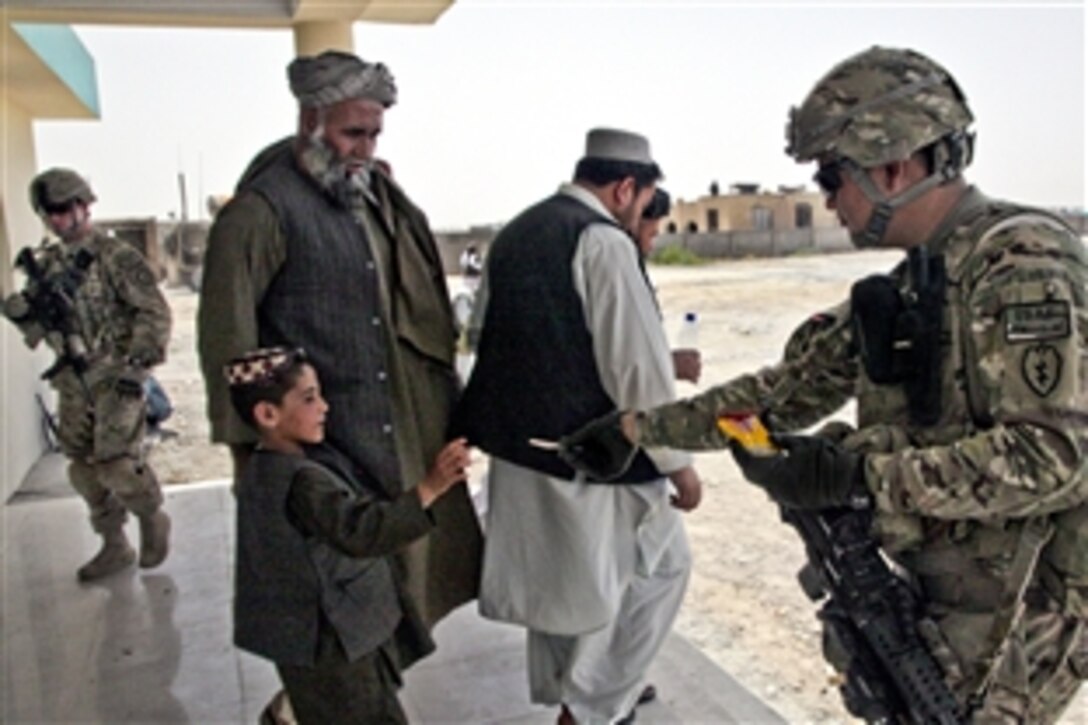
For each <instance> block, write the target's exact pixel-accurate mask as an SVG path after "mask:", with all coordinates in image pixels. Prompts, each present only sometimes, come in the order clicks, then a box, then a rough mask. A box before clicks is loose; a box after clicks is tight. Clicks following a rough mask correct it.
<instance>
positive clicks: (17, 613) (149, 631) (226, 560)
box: [0, 454, 782, 725]
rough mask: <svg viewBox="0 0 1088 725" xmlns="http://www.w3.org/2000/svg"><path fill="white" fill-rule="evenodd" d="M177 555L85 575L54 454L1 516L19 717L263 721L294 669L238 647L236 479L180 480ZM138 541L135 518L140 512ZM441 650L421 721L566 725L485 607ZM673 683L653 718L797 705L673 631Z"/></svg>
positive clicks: (664, 667)
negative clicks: (769, 696)
mask: <svg viewBox="0 0 1088 725" xmlns="http://www.w3.org/2000/svg"><path fill="white" fill-rule="evenodd" d="M166 498H167V501H166V509H167V511H168V512H169V513H170V515H171V517H172V518H173V523H174V525H173V534H172V545H173V546H172V551H171V554H170V557H169V559H167V561H166V563H164V564H163V565H162V566H160V567H159V568H157V569H154V570H151V571H147V570H140V569H132V570H129V571H125V572H122V573H119V574H117V575H115V576H113V577H110V578H108V579H106V580H103V581H101V582H98V583H94V584H87V585H81V584H79V583H78V582H77V581H76V577H75V571H76V569H77V568H78V566H79V565H80V564H82V563H83V562H84V561H85V560H86V559H87V558H89V557H90V556H91V555H92V554H93V553H94V552H95V551H96V550H97V545H98V539H97V537H95V535H94V534H93V533H92V532H91V530H90V527H89V525H88V523H87V517H86V509H85V506H84V505H83V502H82V501H81V500H80V499H79V498H78V497H77V496H75V495H74V494H73V493H72V492H71V490H70V489H69V488H68V485H67V481H66V478H65V469H64V460H63V458H62V457H61V456H59V455H58V454H50V455H47V456H46V457H44V458H43V459H42V460H41V461H39V462H38V464H37V465H36V466H35V468H34V469H33V470H32V471H31V474H30V475H29V476H28V479H27V481H26V482H25V484H24V485H23V487H22V488H21V489H20V491H19V492H18V493H17V494H16V495H15V496H14V497H13V498H12V499H11V500H10V501H8V502H7V504H6V505H4V506H3V510H2V514H0V531H2V545H0V572H2V577H3V579H2V583H3V591H2V594H0V597H2V602H0V605H2V609H0V645H2V649H3V655H2V664H0V667H2V668H3V670H2V673H0V674H2V679H3V689H2V697H0V722H4V723H66V722H98V723H120V722H141V723H187V722H193V723H253V722H256V720H257V716H258V714H259V712H260V711H261V709H262V708H263V707H264V705H265V703H266V702H267V701H268V699H269V698H270V697H271V695H272V694H273V693H274V692H275V691H276V690H277V689H278V680H277V677H276V674H275V671H274V669H273V668H272V666H271V664H269V663H268V662H266V661H264V660H261V659H259V658H256V657H252V656H250V655H248V654H246V653H243V652H241V651H239V650H237V649H235V648H234V647H233V645H232V644H231V614H230V602H231V588H232V569H231V567H232V563H233V561H232V558H233V537H234V499H233V497H232V496H231V494H230V490H229V486H228V483H227V482H226V481H209V482H204V483H196V484H191V485H186V486H172V487H169V488H167V490H166ZM129 529H130V530H129V534H130V537H131V538H132V539H133V541H134V542H135V541H136V540H138V533H137V530H136V524H135V522H130V523H129ZM435 634H436V639H437V641H438V651H437V653H435V654H434V655H432V656H431V657H429V658H427V659H426V660H424V661H423V662H422V663H420V664H418V665H416V666H415V667H414V668H412V669H411V670H410V671H409V672H408V673H407V674H406V683H405V687H404V689H403V690H402V692H401V698H402V701H403V703H404V706H405V709H406V711H407V712H408V715H409V718H410V720H411V721H412V722H413V723H524V724H535V723H539V724H541V725H544V724H545V723H552V722H554V721H555V716H556V710H555V709H554V708H542V707H539V706H535V705H532V704H531V703H530V702H529V694H528V686H527V684H526V681H525V652H524V633H523V630H521V629H520V628H518V627H512V626H508V625H503V624H497V623H495V622H489V621H487V620H484V619H482V618H480V617H479V616H478V615H477V613H476V608H475V604H469V605H466V606H465V607H462V608H461V609H460V610H458V611H456V612H455V613H453V614H452V615H451V616H450V617H448V618H447V619H446V620H444V621H443V622H442V623H441V624H440V625H439V626H438V627H437V629H436V633H435ZM650 679H651V680H652V681H653V682H654V683H655V684H656V685H657V689H658V692H659V693H660V696H659V699H658V700H657V701H656V702H653V703H650V704H648V705H646V706H643V707H641V708H639V711H638V722H639V723H777V722H782V719H781V717H780V716H779V715H778V714H777V713H775V712H774V711H772V710H771V709H770V708H768V707H767V706H766V705H765V704H764V703H762V702H761V701H760V700H759V699H758V698H756V697H755V696H753V695H752V694H751V693H750V692H748V691H747V690H745V689H744V688H743V687H742V686H741V685H740V684H739V683H737V681H736V680H734V679H733V678H732V677H730V676H729V675H728V674H727V673H725V672H723V671H722V670H721V669H719V668H718V667H717V666H716V665H715V664H714V663H712V662H711V661H710V660H709V659H707V658H706V657H705V656H704V655H702V654H701V653H700V652H699V651H698V650H696V649H695V648H694V647H692V646H691V645H690V644H689V643H688V642H687V641H686V640H684V639H683V638H682V637H680V636H679V635H675V634H674V635H672V636H671V637H670V639H669V641H668V643H667V644H666V646H665V648H664V650H663V651H662V653H661V654H660V655H659V657H658V659H657V661H656V662H655V664H654V667H653V668H652V670H651V672H650Z"/></svg>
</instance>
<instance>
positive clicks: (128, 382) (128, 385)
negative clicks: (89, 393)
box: [113, 367, 145, 398]
mask: <svg viewBox="0 0 1088 725" xmlns="http://www.w3.org/2000/svg"><path fill="white" fill-rule="evenodd" d="M144 376H145V373H144V371H143V370H142V369H141V368H135V367H128V368H125V370H124V371H123V372H122V373H121V374H120V375H118V376H117V379H116V380H115V381H114V382H113V389H114V390H115V391H116V392H117V394H118V395H119V396H121V397H122V398H139V397H142V396H143V394H144Z"/></svg>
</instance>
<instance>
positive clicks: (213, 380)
mask: <svg viewBox="0 0 1088 725" xmlns="http://www.w3.org/2000/svg"><path fill="white" fill-rule="evenodd" d="M286 257H287V243H286V239H285V238H284V235H283V231H282V229H281V228H280V224H279V220H278V219H277V218H276V214H275V212H274V211H273V210H272V207H271V206H270V205H269V204H268V202H267V201H265V199H264V198H263V197H261V196H259V195H257V194H256V193H253V192H243V193H241V194H240V195H239V196H237V197H235V198H234V199H233V200H232V201H231V202H230V203H229V204H228V205H227V206H226V207H224V208H223V209H222V210H221V211H220V212H219V215H218V216H217V217H216V220H215V223H214V224H212V228H211V231H210V232H209V234H208V247H207V251H206V253H205V256H204V274H203V278H202V281H201V289H200V304H199V308H198V309H197V320H196V325H197V351H198V353H199V355H200V367H201V371H202V372H203V374H204V384H205V388H206V391H207V399H208V420H209V422H210V423H211V437H212V441H214V442H216V443H228V444H236V443H252V442H254V441H256V440H257V435H256V433H255V432H254V431H252V430H251V429H250V428H249V427H248V426H247V425H246V424H245V423H243V422H242V420H241V418H239V417H238V415H237V414H236V413H235V412H234V409H233V408H232V406H231V403H230V391H229V389H228V386H227V381H226V378H225V377H224V376H223V367H224V365H226V364H227V362H229V361H230V360H231V359H232V358H234V357H237V356H239V355H241V354H243V353H246V352H249V351H251V350H254V349H256V348H257V346H258V335H257V308H258V306H259V305H260V303H261V300H262V299H263V298H264V294H265V291H266V290H267V289H268V286H269V284H271V282H272V279H273V278H274V277H275V275H276V272H277V271H278V270H279V268H280V267H281V266H282V265H283V263H284V260H285V259H286Z"/></svg>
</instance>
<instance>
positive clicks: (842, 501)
mask: <svg viewBox="0 0 1088 725" xmlns="http://www.w3.org/2000/svg"><path fill="white" fill-rule="evenodd" d="M773 440H774V443H775V445H776V446H777V447H778V448H779V449H780V452H779V453H776V454H774V455H755V454H753V453H750V452H749V451H748V449H746V448H745V447H744V446H743V445H741V444H740V443H739V442H737V441H736V440H733V441H730V443H729V449H730V450H731V451H732V452H733V458H735V459H736V461H737V464H738V465H739V466H740V468H741V471H743V473H744V477H745V478H747V479H748V480H749V481H751V482H752V483H754V484H756V485H757V486H760V487H762V488H763V489H764V490H766V491H767V493H769V494H770V495H771V498H773V499H774V500H775V501H777V502H778V503H780V504H782V505H783V506H789V507H792V508H798V509H824V508H832V507H835V506H849V505H855V506H856V505H865V504H866V503H867V500H868V497H869V493H868V489H867V488H866V486H865V478H864V470H865V469H864V466H863V463H864V461H865V458H864V456H862V455H859V454H857V453H854V452H852V451H848V450H846V449H845V448H842V447H841V446H837V445H835V444H834V443H831V442H830V441H828V440H826V439H824V438H819V437H816V436H793V435H779V436H774V437H773Z"/></svg>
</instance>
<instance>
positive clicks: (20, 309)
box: [4, 292, 30, 322]
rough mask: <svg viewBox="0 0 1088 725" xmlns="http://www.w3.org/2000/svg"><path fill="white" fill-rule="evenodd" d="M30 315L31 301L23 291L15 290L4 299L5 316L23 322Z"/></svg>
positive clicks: (13, 320)
mask: <svg viewBox="0 0 1088 725" xmlns="http://www.w3.org/2000/svg"><path fill="white" fill-rule="evenodd" d="M29 315H30V301H29V300H27V298H26V295H24V294H23V293H22V292H15V293H14V294H10V295H8V296H7V299H5V300H4V317H6V318H8V319H9V320H11V321H12V322H22V321H23V320H25V319H26V318H27V317H28V316H29Z"/></svg>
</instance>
